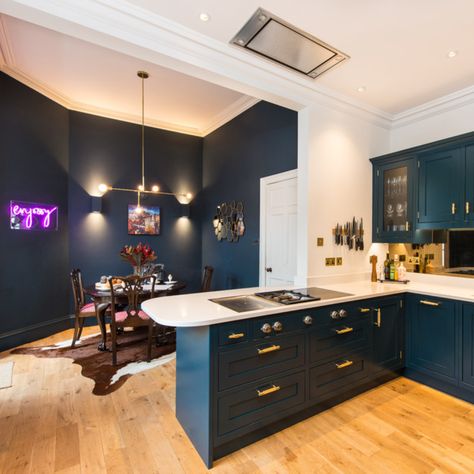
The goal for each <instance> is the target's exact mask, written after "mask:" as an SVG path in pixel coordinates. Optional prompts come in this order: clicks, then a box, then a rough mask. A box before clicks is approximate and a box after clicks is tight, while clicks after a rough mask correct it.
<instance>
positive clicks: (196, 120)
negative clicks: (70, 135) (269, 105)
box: [0, 15, 256, 136]
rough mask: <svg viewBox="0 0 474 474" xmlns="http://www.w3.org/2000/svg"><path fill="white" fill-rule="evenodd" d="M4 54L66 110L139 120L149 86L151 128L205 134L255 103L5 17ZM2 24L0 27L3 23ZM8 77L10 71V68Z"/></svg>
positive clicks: (147, 111) (16, 71)
mask: <svg viewBox="0 0 474 474" xmlns="http://www.w3.org/2000/svg"><path fill="white" fill-rule="evenodd" d="M1 22H2V24H3V33H4V34H3V35H0V42H1V46H2V50H4V51H5V50H6V51H8V53H7V54H5V56H7V64H8V66H9V68H10V70H11V71H12V72H13V75H14V76H15V74H16V75H18V76H19V77H18V78H19V79H25V78H26V81H24V82H26V83H28V84H29V85H32V86H33V87H34V88H36V89H37V90H40V91H41V92H43V93H45V94H46V95H48V96H49V97H51V98H53V99H54V100H56V101H58V102H60V103H62V104H63V105H65V106H66V107H68V108H71V109H75V110H81V111H86V112H91V113H95V114H97V115H104V116H108V117H115V118H119V119H122V120H127V121H131V122H140V121H141V83H140V81H141V80H140V79H139V78H138V77H137V74H136V73H137V71H138V70H145V71H147V72H148V73H149V74H150V77H149V78H148V79H147V80H146V81H145V116H146V122H147V124H149V125H151V126H155V127H159V128H164V129H168V130H175V131H180V132H185V133H189V134H193V135H198V136H203V135H205V134H207V133H209V132H210V131H212V130H213V129H215V128H216V127H217V126H219V125H221V124H222V123H225V122H226V121H228V120H230V119H231V118H233V117H234V116H235V115H237V114H238V113H241V112H242V111H243V110H245V109H246V108H247V107H250V106H251V105H253V104H254V103H255V102H256V100H255V99H253V98H251V97H248V96H245V95H243V94H240V93H238V92H235V91H233V90H230V89H227V88H224V87H220V86H218V85H215V84H211V83H210V82H207V81H203V80H200V79H197V78H195V77H192V76H188V75H185V74H182V73H180V72H176V71H173V70H171V69H168V68H165V67H161V66H159V65H156V64H151V63H147V62H145V61H141V60H138V59H135V58H133V57H131V56H127V55H125V54H120V53H118V52H116V51H112V50H109V49H106V48H103V47H101V46H97V45H94V44H92V43H88V42H86V41H82V40H80V39H76V38H73V37H71V36H67V35H64V34H62V33H58V32H55V31H52V30H49V29H46V28H43V27H40V26H36V25H33V24H32V23H28V22H25V21H22V20H18V19H16V18H12V17H10V16H6V15H3V16H2V17H1ZM0 26H2V25H0ZM5 43H7V44H5ZM6 71H7V72H9V70H8V69H6Z"/></svg>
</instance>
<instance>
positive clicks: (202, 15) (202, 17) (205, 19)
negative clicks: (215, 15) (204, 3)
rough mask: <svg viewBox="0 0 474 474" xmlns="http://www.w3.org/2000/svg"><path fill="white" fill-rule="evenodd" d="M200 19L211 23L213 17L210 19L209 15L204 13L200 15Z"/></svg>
mask: <svg viewBox="0 0 474 474" xmlns="http://www.w3.org/2000/svg"><path fill="white" fill-rule="evenodd" d="M199 19H200V20H201V21H204V22H206V21H209V20H210V19H211V17H210V16H209V15H208V14H207V13H204V12H203V13H201V14H200V15H199Z"/></svg>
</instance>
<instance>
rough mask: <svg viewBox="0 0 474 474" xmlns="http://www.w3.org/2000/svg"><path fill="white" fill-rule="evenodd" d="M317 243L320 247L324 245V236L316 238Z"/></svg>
mask: <svg viewBox="0 0 474 474" xmlns="http://www.w3.org/2000/svg"><path fill="white" fill-rule="evenodd" d="M316 245H317V246H318V247H322V246H323V245H324V239H323V238H322V237H318V238H317V239H316Z"/></svg>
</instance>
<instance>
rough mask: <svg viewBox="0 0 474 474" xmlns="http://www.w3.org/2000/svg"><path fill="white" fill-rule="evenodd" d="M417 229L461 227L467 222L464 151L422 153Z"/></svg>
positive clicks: (420, 156) (456, 149) (459, 149)
mask: <svg viewBox="0 0 474 474" xmlns="http://www.w3.org/2000/svg"><path fill="white" fill-rule="evenodd" d="M418 166H419V172H418V216H417V227H418V228H421V229H423V228H425V229H426V228H429V229H447V228H453V227H462V225H463V223H464V220H465V206H464V204H465V202H466V201H465V199H464V197H465V148H464V147H456V148H449V149H446V150H442V151H435V152H427V153H421V154H420V155H419V159H418Z"/></svg>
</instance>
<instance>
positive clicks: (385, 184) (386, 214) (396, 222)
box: [372, 156, 416, 242]
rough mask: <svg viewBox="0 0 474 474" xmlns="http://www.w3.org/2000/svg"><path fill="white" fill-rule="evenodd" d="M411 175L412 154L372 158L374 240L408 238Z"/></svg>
mask: <svg viewBox="0 0 474 474" xmlns="http://www.w3.org/2000/svg"><path fill="white" fill-rule="evenodd" d="M415 179H416V158H415V156H405V157H401V158H398V159H395V160H388V159H387V160H381V161H380V162H378V161H377V162H374V176H373V185H374V194H373V196H374V202H373V215H374V222H373V236H372V240H373V241H374V242H411V241H412V239H413V228H414V227H413V224H414V222H415V202H414V184H415Z"/></svg>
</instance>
